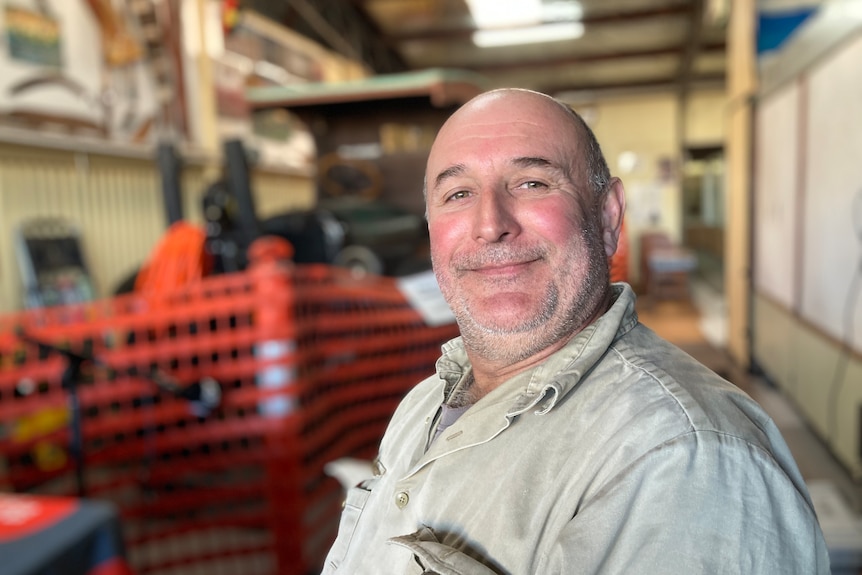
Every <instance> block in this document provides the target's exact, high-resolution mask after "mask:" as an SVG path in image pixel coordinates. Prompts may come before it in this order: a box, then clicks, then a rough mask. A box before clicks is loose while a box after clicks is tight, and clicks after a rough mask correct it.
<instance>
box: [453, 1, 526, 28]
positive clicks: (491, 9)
mask: <svg viewBox="0 0 862 575" xmlns="http://www.w3.org/2000/svg"><path fill="white" fill-rule="evenodd" d="M467 7H468V8H470V15H471V16H473V22H475V23H476V27H477V28H502V27H505V26H523V25H525V24H527V25H530V24H538V23H540V22H541V21H542V0H509V1H508V2H500V1H499V0H467Z"/></svg>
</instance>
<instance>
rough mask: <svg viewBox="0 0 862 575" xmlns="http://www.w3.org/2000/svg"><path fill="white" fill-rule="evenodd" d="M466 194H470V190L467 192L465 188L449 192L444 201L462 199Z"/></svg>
mask: <svg viewBox="0 0 862 575" xmlns="http://www.w3.org/2000/svg"><path fill="white" fill-rule="evenodd" d="M468 195H470V192H468V191H467V190H458V191H457V192H453V193H451V194H449V197H447V198H446V201H447V202H449V201H452V200H463V199H464V198H466V197H467V196H468Z"/></svg>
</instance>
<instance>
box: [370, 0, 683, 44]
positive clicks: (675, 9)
mask: <svg viewBox="0 0 862 575" xmlns="http://www.w3.org/2000/svg"><path fill="white" fill-rule="evenodd" d="M690 11H691V8H690V7H689V6H688V5H686V4H675V5H669V6H663V7H660V8H648V9H643V10H625V11H619V12H609V13H605V14H595V15H592V16H591V15H589V14H585V15H584V17H583V18H582V19H581V22H583V24H584V26H600V25H613V24H625V23H638V22H643V21H646V20H651V19H655V18H668V17H672V16H687V15H688V14H689V13H690ZM476 30H477V28H476V27H475V26H464V27H461V28H437V29H433V28H429V29H425V30H421V31H419V30H417V31H407V32H396V33H394V34H386V35H385V37H384V39H383V40H384V41H385V42H386V43H387V44H390V45H392V44H393V43H395V44H397V43H400V42H411V41H418V40H452V39H456V38H469V37H470V36H471V35H472V34H473V32H475V31H476Z"/></svg>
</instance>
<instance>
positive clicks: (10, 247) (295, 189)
mask: <svg viewBox="0 0 862 575" xmlns="http://www.w3.org/2000/svg"><path fill="white" fill-rule="evenodd" d="M217 174H218V166H217V165H216V164H215V163H214V162H213V163H210V164H206V163H205V162H197V163H195V164H193V165H189V164H186V165H185V167H184V170H183V175H182V181H181V185H182V193H183V200H184V202H183V203H184V206H183V209H184V214H185V216H186V218H187V219H189V220H191V221H194V222H198V223H200V222H201V221H202V220H201V215H200V198H201V195H202V194H203V192H204V190H205V188H206V185H207V184H208V183H209V182H210V181H212V179H214V178H215V177H216V176H217ZM252 189H253V190H254V193H255V199H256V202H257V208H258V214H259V215H260V216H261V217H263V216H265V215H268V214H272V213H277V212H279V211H286V210H288V209H294V208H303V207H308V206H311V205H313V202H314V185H313V181H312V179H311V178H310V177H309V176H307V175H303V174H295V173H286V172H285V173H281V172H255V173H254V174H253V176H252ZM37 217H62V218H64V219H66V220H68V221H69V222H71V223H72V224H74V225H76V226H77V227H78V229H79V230H80V234H81V247H82V249H83V253H84V257H85V258H86V262H87V265H88V267H89V270H90V274H91V276H92V279H93V283H94V287H95V290H96V293H97V296H98V297H108V296H110V295H111V294H112V293H113V291H114V289H115V288H116V287H117V285H118V284H119V283H120V282H121V281H123V280H124V279H125V278H127V277H129V276H130V274H132V273H134V271H135V270H136V269H137V268H138V267H139V266H140V265H141V263H142V262H143V261H144V260H145V259H146V258H147V256H148V255H149V253H150V251H151V250H152V249H153V247H154V246H155V244H156V242H157V241H158V240H159V238H160V237H161V235H162V234H163V233H164V231H165V228H166V225H167V218H166V215H165V209H164V205H163V201H162V191H161V181H160V178H159V174H158V170H157V167H156V164H155V163H154V162H153V161H152V160H149V159H134V158H122V157H111V156H107V155H97V154H91V153H83V152H70V151H58V150H43V149H39V148H30V147H23V146H14V145H0V312H9V311H13V310H16V309H20V307H21V306H22V305H23V299H22V282H21V274H20V271H19V268H18V261H17V257H16V253H15V247H14V244H15V231H16V229H17V228H18V226H19V225H20V223H21V222H23V221H26V220H28V219H30V218H37Z"/></svg>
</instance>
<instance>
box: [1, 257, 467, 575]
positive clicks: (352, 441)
mask: <svg viewBox="0 0 862 575" xmlns="http://www.w3.org/2000/svg"><path fill="white" fill-rule="evenodd" d="M456 334H457V328H456V327H455V326H454V325H448V326H443V327H434V328H432V327H427V326H426V325H425V324H424V323H423V321H422V320H421V318H420V317H419V315H418V313H417V312H416V311H415V310H413V309H412V308H411V307H410V306H409V305H408V304H407V303H406V301H405V300H404V298H403V297H402V295H401V294H400V292H399V291H398V290H397V288H396V285H395V281H394V280H392V279H389V278H379V277H372V278H366V279H364V280H358V279H354V278H352V277H351V276H350V274H349V273H348V272H347V271H345V270H342V269H338V268H331V267H327V266H307V267H302V266H300V267H296V268H292V267H291V266H288V265H279V264H277V263H275V262H268V263H260V264H257V265H255V266H253V267H252V268H250V269H249V271H247V272H244V273H241V274H231V275H222V276H215V277H210V278H205V279H204V280H201V281H199V282H196V283H194V284H190V285H188V286H185V287H183V288H181V289H178V290H176V291H173V292H169V293H160V294H157V295H148V294H131V295H124V296H121V297H117V298H113V299H110V300H104V301H99V302H95V303H92V304H88V305H79V306H74V307H61V308H47V309H42V310H29V311H26V312H21V313H17V314H12V315H7V316H3V317H0V422H2V423H0V459H2V461H0V489H5V490H14V491H26V492H36V493H56V494H66V495H68V494H73V495H74V494H75V492H76V488H77V481H76V478H77V474H76V472H77V471H78V470H81V469H83V478H84V485H85V487H86V494H87V496H89V497H94V498H102V499H107V500H110V501H113V502H114V503H115V504H116V505H117V506H118V507H119V509H120V511H121V515H122V518H123V528H124V535H125V538H126V544H127V549H128V553H129V562H130V564H131V565H132V567H133V568H134V569H135V570H136V571H137V572H138V573H155V574H165V575H167V574H168V573H170V574H177V573H183V572H188V571H187V569H191V572H196V573H199V572H213V573H237V574H243V575H249V574H256V573H261V574H274V573H280V574H290V575H296V574H306V573H315V572H317V571H318V570H319V569H320V567H321V565H322V561H323V557H324V555H325V553H326V551H327V549H328V547H329V545H330V543H331V541H332V539H333V538H334V536H335V531H336V528H337V522H338V517H339V515H340V512H341V501H342V500H343V494H342V490H341V487H340V486H339V485H338V483H337V482H336V481H335V480H333V479H331V478H328V477H326V476H325V475H324V473H323V466H324V465H325V464H326V463H327V462H328V461H331V460H333V459H337V458H339V457H345V456H351V457H364V458H370V457H373V455H374V454H375V452H376V448H377V444H378V442H379V440H380V437H381V436H382V434H383V431H384V429H385V426H386V423H387V422H388V419H389V417H390V416H391V414H392V412H393V410H394V408H395V406H396V404H397V403H398V401H399V400H400V398H401V397H402V396H403V395H404V394H405V393H406V392H407V390H409V389H410V388H411V387H412V386H413V385H414V384H415V383H417V382H418V381H419V380H420V379H422V378H423V377H425V376H427V375H428V374H430V373H432V371H433V366H434V361H435V360H436V358H437V356H438V354H439V350H440V345H441V343H443V342H444V341H445V340H447V339H449V338H450V337H453V336H454V335H456ZM33 340H37V341H38V342H47V343H50V345H51V346H56V347H60V348H63V349H68V350H72V351H74V352H76V353H78V354H81V355H88V356H94V357H95V358H97V359H98V362H97V363H93V362H87V364H85V365H84V366H83V367H84V369H83V370H82V373H81V376H82V377H81V380H80V383H79V384H78V385H77V390H78V393H77V394H76V395H77V397H78V398H79V403H80V410H78V412H79V413H80V416H81V426H80V429H81V431H82V435H81V438H82V439H81V446H82V453H83V466H76V460H75V458H74V457H72V455H73V454H72V453H70V444H71V445H74V443H73V442H72V441H73V437H74V435H73V433H72V432H71V431H70V430H71V429H72V428H73V427H74V426H71V425H70V422H71V421H72V420H71V416H72V414H73V413H74V411H72V410H70V393H69V389H68V388H64V387H63V385H62V377H63V373H64V372H66V370H67V367H68V366H69V363H68V361H67V360H66V358H64V357H63V356H62V355H60V354H58V353H56V352H54V351H51V350H49V349H47V348H46V347H45V346H40V345H38V344H37V343H34V342H33ZM154 373H158V374H166V375H168V376H169V377H170V379H171V380H172V381H173V382H174V383H175V387H176V389H175V390H174V392H168V391H166V389H165V388H164V386H162V387H160V386H157V385H156V384H155V383H154V382H153V380H152V378H151V375H152V374H154ZM207 377H210V378H213V379H215V380H216V381H218V382H219V383H220V385H221V389H222V396H221V401H220V403H219V405H218V407H216V408H215V409H214V410H213V411H211V412H210V413H201V412H194V411H193V410H192V409H191V407H192V405H193V404H191V403H190V402H189V401H187V400H186V399H184V398H183V397H181V395H182V394H180V393H177V392H176V391H177V390H180V391H182V390H187V389H190V388H191V387H190V386H193V385H194V383H195V382H199V381H201V380H202V379H203V378H207Z"/></svg>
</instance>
